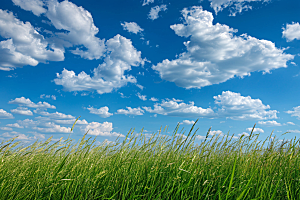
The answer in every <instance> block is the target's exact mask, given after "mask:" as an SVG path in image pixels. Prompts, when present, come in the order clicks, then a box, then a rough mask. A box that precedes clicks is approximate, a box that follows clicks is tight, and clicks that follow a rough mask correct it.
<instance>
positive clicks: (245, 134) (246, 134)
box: [238, 129, 252, 137]
mask: <svg viewBox="0 0 300 200" xmlns="http://www.w3.org/2000/svg"><path fill="white" fill-rule="evenodd" d="M251 130H252V129H251ZM243 135H244V136H250V134H249V133H246V132H243V133H240V134H238V136H240V137H241V136H243Z"/></svg>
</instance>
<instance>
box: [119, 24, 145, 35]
mask: <svg viewBox="0 0 300 200" xmlns="http://www.w3.org/2000/svg"><path fill="white" fill-rule="evenodd" d="M121 25H122V27H123V29H124V30H125V31H128V32H130V33H134V34H137V33H139V32H142V31H144V29H142V28H141V27H140V26H139V25H138V24H137V23H135V22H124V23H121Z"/></svg>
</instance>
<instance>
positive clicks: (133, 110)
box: [116, 106, 145, 115]
mask: <svg viewBox="0 0 300 200" xmlns="http://www.w3.org/2000/svg"><path fill="white" fill-rule="evenodd" d="M126 108H127V110H125V109H119V110H117V113H116V114H123V115H143V114H144V112H145V111H144V110H142V109H141V108H140V107H138V108H131V107H127V106H126Z"/></svg>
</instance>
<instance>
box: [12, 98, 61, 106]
mask: <svg viewBox="0 0 300 200" xmlns="http://www.w3.org/2000/svg"><path fill="white" fill-rule="evenodd" d="M8 103H9V104H19V105H20V106H26V107H30V108H42V109H47V108H52V109H56V107H55V106H53V105H50V104H49V103H47V102H41V101H40V102H38V103H37V104H35V103H33V102H32V101H31V100H30V99H29V98H28V99H26V98H25V97H21V98H16V99H15V100H11V101H9V102H8Z"/></svg>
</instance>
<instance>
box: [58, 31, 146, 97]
mask: <svg viewBox="0 0 300 200" xmlns="http://www.w3.org/2000/svg"><path fill="white" fill-rule="evenodd" d="M106 45H107V50H108V52H109V53H108V55H107V57H106V58H105V59H104V62H103V63H102V64H100V65H99V66H98V67H97V68H95V69H94V71H93V77H91V76H90V75H88V74H86V73H85V72H81V73H79V74H78V75H76V74H75V72H74V71H68V70H66V69H64V70H63V71H62V73H61V74H59V73H57V78H56V79H54V82H55V84H57V85H62V86H63V87H64V89H65V90H67V91H92V90H96V91H97V92H98V93H99V94H103V93H110V92H111V91H112V90H113V89H118V88H120V87H123V86H125V85H126V84H127V83H136V82H137V80H136V78H135V77H133V76H132V75H125V74H124V73H125V72H126V71H130V70H131V66H139V65H140V64H142V65H143V64H144V60H143V59H142V58H141V52H140V51H137V50H136V49H135V48H134V46H133V45H132V42H131V40H129V39H126V38H125V37H123V36H121V35H116V36H115V37H113V38H111V39H109V40H108V41H107V42H106Z"/></svg>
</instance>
